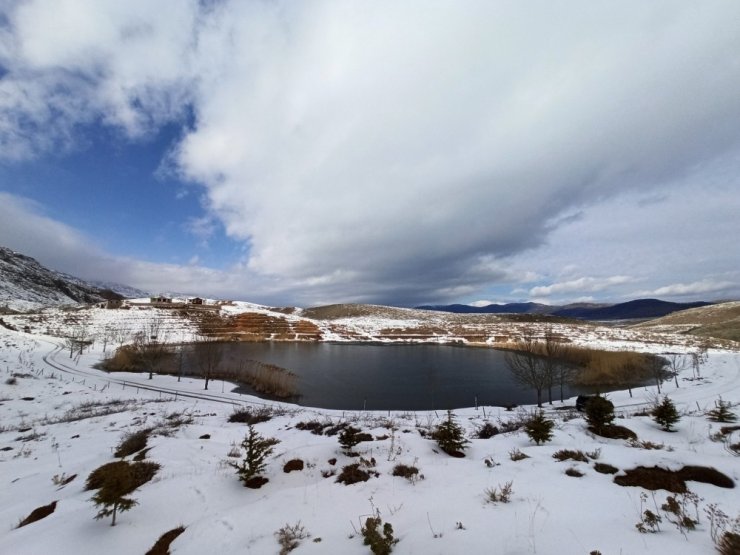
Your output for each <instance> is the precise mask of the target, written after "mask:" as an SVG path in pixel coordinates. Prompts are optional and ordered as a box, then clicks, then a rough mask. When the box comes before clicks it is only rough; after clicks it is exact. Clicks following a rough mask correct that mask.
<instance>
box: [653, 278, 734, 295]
mask: <svg viewBox="0 0 740 555" xmlns="http://www.w3.org/2000/svg"><path fill="white" fill-rule="evenodd" d="M736 289H737V282H732V281H715V280H713V279H704V280H701V281H695V282H693V283H672V284H671V285H664V286H663V287H658V288H657V289H655V290H653V291H642V292H640V295H641V296H656V297H663V296H669V297H682V296H693V295H704V294H707V293H723V292H729V291H733V290H736Z"/></svg>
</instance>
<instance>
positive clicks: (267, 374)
mask: <svg viewBox="0 0 740 555" xmlns="http://www.w3.org/2000/svg"><path fill="white" fill-rule="evenodd" d="M238 379H239V380H240V381H243V382H246V383H248V384H249V385H250V386H251V387H252V388H253V389H254V390H255V391H256V392H257V393H263V394H266V395H273V396H275V397H279V398H281V399H286V398H289V397H295V396H297V395H298V387H297V385H296V381H297V376H296V375H295V374H294V373H293V372H291V371H290V370H286V369H285V368H281V367H280V366H276V365H274V364H268V363H266V362H260V361H258V360H245V361H242V363H241V364H240V368H239V376H238Z"/></svg>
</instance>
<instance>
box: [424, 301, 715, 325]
mask: <svg viewBox="0 0 740 555" xmlns="http://www.w3.org/2000/svg"><path fill="white" fill-rule="evenodd" d="M709 304H712V303H708V302H703V301H702V302H694V303H672V302H668V301H661V300H659V299H637V300H634V301H628V302H625V303H617V304H589V303H576V304H568V305H561V306H557V305H546V304H539V303H508V304H490V305H488V306H470V305H465V304H450V305H426V306H417V307H416V308H418V309H422V310H437V311H440V312H454V313H457V314H549V315H552V316H560V317H563V318H579V319H582V320H634V319H640V318H659V317H661V316H665V315H667V314H671V313H672V312H677V311H679V310H686V309H688V308H696V307H700V306H707V305H709Z"/></svg>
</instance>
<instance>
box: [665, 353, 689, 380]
mask: <svg viewBox="0 0 740 555" xmlns="http://www.w3.org/2000/svg"><path fill="white" fill-rule="evenodd" d="M688 365H689V361H688V359H687V358H686V357H685V356H684V355H680V354H678V353H671V354H669V355H668V368H670V372H671V374H672V375H673V379H674V380H675V381H676V387H678V374H679V372H682V371H684V370H686V368H687V367H688Z"/></svg>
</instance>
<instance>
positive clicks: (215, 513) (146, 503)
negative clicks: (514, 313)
mask: <svg viewBox="0 0 740 555" xmlns="http://www.w3.org/2000/svg"><path fill="white" fill-rule="evenodd" d="M128 312H129V317H130V318H132V320H136V321H138V320H139V318H138V316H134V315H136V314H137V313H136V311H128ZM108 313H109V314H117V311H109V312H108ZM101 317H102V316H101ZM104 317H106V318H107V317H108V316H104ZM110 317H111V318H114V317H119V316H110ZM183 330H184V331H183V336H185V334H186V331H185V330H186V328H185V327H184V328H183ZM593 339H594V340H597V341H599V344H600V345H601V346H609V345H610V343H609V341H608V340H606V339H603V338H599V337H594V338H593ZM58 343H59V340H58V339H54V338H52V337H48V336H43V335H38V334H34V335H30V334H25V333H21V332H13V331H9V330H6V329H4V328H0V377H1V378H2V379H1V381H0V399H2V400H1V401H0V523H2V525H1V526H0V553H2V554H12V555H23V554H29V555H37V554H45V553H58V554H67V553H70V554H71V553H75V554H78V553H103V552H104V553H106V555H118V554H121V555H123V554H131V553H138V554H141V553H145V552H146V551H147V550H148V549H149V548H150V547H151V546H152V545H153V544H154V542H155V541H156V539H157V538H158V537H159V536H160V535H161V534H163V533H164V532H166V531H168V530H170V529H172V528H175V527H177V526H178V525H183V526H185V527H186V530H185V532H184V533H183V534H182V535H181V536H179V537H178V538H177V539H176V540H175V541H174V543H173V544H172V546H171V548H170V550H171V552H172V553H173V554H199V555H200V554H202V553H218V554H231V553H260V554H261V553H266V554H271V553H278V552H279V549H280V548H279V546H278V543H277V541H276V538H275V536H274V533H275V532H276V531H277V530H278V529H280V528H281V527H283V526H284V525H286V524H295V523H297V522H299V521H300V523H301V525H302V526H304V527H305V529H306V531H308V532H309V533H310V535H311V537H310V538H307V539H304V540H302V541H301V542H300V545H299V547H298V548H297V549H296V550H295V553H321V554H325V553H331V554H334V553H337V554H340V553H341V554H354V553H356V554H361V553H369V552H370V551H369V548H368V547H367V546H364V545H363V542H362V536H361V534H360V533H359V530H360V528H361V526H362V524H363V523H364V521H365V518H367V517H368V516H371V515H372V514H373V513H374V512H375V511H378V512H379V513H380V516H381V518H382V519H383V521H384V522H390V523H391V524H392V525H393V530H394V534H395V537H396V538H398V539H399V540H400V541H399V543H398V544H397V545H396V546H395V548H394V553H399V554H401V553H409V554H411V553H419V554H421V553H423V554H436V553H439V554H457V553H502V554H524V553H539V554H564V553H568V554H570V553H573V554H578V553H580V554H588V553H589V552H591V551H593V550H598V551H600V552H601V553H603V554H604V555H607V554H609V555H611V554H618V553H622V554H639V553H650V554H655V553H671V554H673V555H679V554H700V553H712V552H713V549H714V548H713V543H712V540H711V538H710V534H709V524H708V521H707V518H706V516H705V515H704V513H703V510H704V508H706V507H707V506H708V505H709V504H710V503H715V504H717V505H718V506H719V507H720V508H721V509H722V510H723V511H724V512H725V513H727V514H729V515H730V516H731V517H735V516H737V515H738V513H739V512H740V495H739V494H738V489H737V488H735V489H724V488H719V487H716V486H713V485H709V484H703V483H697V482H689V483H688V487H689V489H690V490H691V491H692V492H694V493H696V494H697V495H698V496H699V497H700V498H701V499H702V500H701V501H700V503H699V517H700V524H699V525H698V527H697V529H696V530H695V531H691V532H687V533H686V535H685V536H684V535H683V534H681V533H680V532H679V531H678V530H677V528H676V527H675V526H673V525H672V524H671V523H669V522H667V520H666V519H665V518H664V520H663V523H662V524H661V530H660V532H658V533H655V534H641V533H639V532H638V531H637V530H636V528H635V524H636V523H637V522H638V521H639V520H640V515H641V511H642V510H643V509H644V508H648V509H651V510H653V511H654V512H660V510H659V509H656V507H655V506H656V505H657V506H658V507H660V505H661V504H662V503H664V502H665V500H666V497H667V495H670V494H669V493H668V492H666V491H663V490H658V491H656V492H654V494H653V493H651V492H647V493H648V505H647V506H645V507H642V508H641V499H640V493H641V492H643V491H645V490H642V489H641V488H637V487H621V486H619V485H617V484H615V483H614V482H613V476H610V475H608V474H600V473H597V472H595V471H594V468H593V466H594V462H602V463H608V464H611V465H613V466H615V467H617V468H619V469H620V473H622V472H623V471H625V470H627V469H630V468H633V467H635V466H638V465H643V466H654V465H659V466H661V467H664V468H669V469H678V468H681V467H682V466H684V465H704V466H710V467H714V468H716V469H717V470H719V471H721V472H722V473H724V474H726V475H727V476H729V477H731V478H732V479H733V480H734V481H735V483H738V482H739V481H740V465H739V464H738V458H737V457H735V456H734V455H733V454H732V453H731V452H730V451H729V450H728V449H727V448H726V446H725V445H724V444H723V443H722V442H717V441H712V439H711V436H712V435H713V434H714V433H715V432H717V431H718V430H719V428H720V426H722V424H717V423H713V422H710V421H709V420H708V419H707V418H706V416H705V415H704V411H705V410H707V409H710V408H712V407H713V406H714V402H715V401H716V400H717V399H718V397H719V396H720V395H721V396H722V398H723V399H724V400H725V401H730V402H732V403H734V404H737V403H738V402H740V353H738V352H733V351H727V350H725V351H721V350H711V351H710V353H709V359H708V362H707V363H706V364H704V365H703V366H702V368H701V375H702V379H701V380H688V379H686V378H690V377H691V370H690V369H689V370H686V371H684V375H682V376H680V378H679V385H680V387H679V388H678V389H677V388H676V386H675V384H674V383H673V382H667V383H666V384H664V388H665V392H666V393H667V394H668V395H669V396H670V397H671V399H672V400H673V401H675V402H676V404H677V406H678V408H679V410H680V411H681V413H682V415H683V416H682V419H681V420H680V422H679V423H678V424H677V426H676V429H677V431H676V432H674V433H667V432H664V431H662V430H661V429H660V428H659V426H658V425H657V424H655V423H654V422H653V420H652V419H651V418H650V417H646V416H634V413H635V412H638V411H639V410H641V409H644V408H645V406H646V405H648V404H649V403H650V402H652V401H653V400H654V399H655V391H654V388H645V389H641V390H635V391H634V398H631V397H630V396H629V395H628V393H627V392H617V393H613V394H610V395H609V397H610V399H611V400H612V401H613V402H614V403H615V405H616V406H617V411H618V413H619V414H620V415H622V416H624V419H619V420H618V423H619V424H621V425H624V426H626V427H628V428H630V429H631V430H633V431H634V432H635V433H637V435H638V436H639V438H640V440H642V441H650V442H653V443H655V444H662V445H663V448H662V449H652V450H648V449H643V448H637V447H632V446H629V445H628V444H627V443H626V442H625V441H622V440H611V439H605V438H601V437H598V436H594V435H593V434H591V433H589V432H588V431H587V429H586V424H585V422H584V421H583V419H582V418H581V417H580V415H578V414H577V413H575V412H574V411H567V410H566V411H558V410H554V409H555V408H557V407H558V406H559V405H560V404H559V403H558V404H556V405H555V406H554V407H552V408H548V410H547V412H548V416H549V417H551V418H553V419H554V420H555V421H556V430H555V435H554V438H553V440H552V441H551V442H550V443H547V444H545V445H541V446H536V445H534V444H533V443H532V442H530V441H529V439H528V438H527V436H526V435H525V434H524V433H523V432H521V431H519V432H511V433H502V434H498V435H496V436H494V437H493V438H491V439H485V440H484V439H473V438H472V435H473V432H474V431H475V430H476V428H477V427H479V426H480V425H482V424H483V423H485V422H487V421H488V422H491V423H492V424H494V425H500V422H506V421H508V420H511V419H514V418H516V417H517V416H518V415H517V413H513V412H507V411H505V410H503V409H499V408H492V407H485V408H484V407H479V408H478V409H474V408H470V409H463V410H458V411H455V416H456V419H457V421H458V423H459V424H460V425H462V426H463V427H464V428H465V429H466V431H467V433H468V437H469V438H470V441H471V443H470V445H469V447H468V449H467V451H466V457H465V458H462V459H458V458H452V457H450V456H448V455H446V454H445V453H443V452H441V451H440V450H439V448H438V447H437V446H436V444H435V443H434V442H433V441H431V440H430V439H426V438H424V437H422V435H421V434H420V433H419V431H418V430H419V429H428V428H429V427H430V426H434V425H435V424H437V423H439V422H440V421H441V420H442V419H443V417H444V415H443V414H442V413H441V412H440V413H439V414H436V413H434V412H416V413H412V412H407V413H401V412H395V413H394V412H391V413H388V412H382V413H373V412H367V413H361V412H353V413H348V412H347V413H343V412H341V411H325V410H319V409H307V408H302V407H296V406H291V405H276V404H272V406H273V408H275V409H284V410H281V411H278V412H279V413H280V414H279V415H276V416H275V417H273V418H272V419H271V420H270V421H268V422H263V423H260V424H257V425H256V428H257V429H258V431H259V432H260V434H262V435H263V436H265V437H275V438H277V439H279V440H280V443H279V444H278V445H277V446H276V449H275V452H274V454H273V456H271V457H270V458H269V460H268V467H267V471H266V473H265V475H266V476H267V477H268V478H269V480H270V481H269V483H267V484H266V485H265V486H264V487H262V488H261V489H258V490H252V489H248V488H245V487H243V485H242V483H241V482H240V481H239V480H238V478H237V476H236V474H235V471H234V469H233V468H231V467H230V466H229V465H228V464H227V462H226V461H229V460H231V461H234V460H236V459H234V458H229V457H228V453H229V451H230V450H231V449H232V448H233V447H234V445H238V444H239V443H240V442H241V440H242V439H243V437H244V435H245V431H246V426H245V425H244V424H235V423H228V422H227V419H228V416H229V415H230V414H231V413H232V411H233V410H234V405H238V406H241V405H248V406H252V405H253V406H257V405H258V404H259V406H263V405H264V402H263V401H261V400H260V399H256V398H253V397H249V396H241V395H238V394H232V393H229V392H228V390H229V384H222V383H221V382H215V383H212V385H211V387H210V388H209V391H208V392H207V393H208V395H207V396H206V395H203V394H204V393H206V392H204V391H203V389H202V387H203V386H202V381H200V380H196V379H183V380H182V381H181V382H177V379H176V378H172V377H166V376H155V378H154V379H153V380H147V379H146V375H141V374H115V375H108V374H106V373H104V372H101V371H99V370H95V369H93V368H92V365H93V364H94V363H95V362H97V361H98V360H99V359H100V357H101V356H102V352H101V349H102V345H100V344H99V343H98V344H97V345H96V347H95V350H93V351H92V352H90V353H86V354H84V355H83V356H81V357H79V359H70V358H69V357H68V353H65V352H62V351H61V350H60V348H59V347H58ZM611 345H612V346H616V345H618V343H612V344H611ZM630 345H631V346H632V347H635V346H636V345H635V343H634V342H633V341H631V342H630ZM638 347H639V345H638ZM641 347H642V348H644V350H651V349H652V350H659V349H665V346H663V345H660V346H659V345H655V344H653V345H642V346H641ZM109 348H110V347H109ZM13 378H15V379H14V380H13ZM13 381H14V382H15V383H10V382H13ZM222 391H223V393H222ZM572 404H573V400H572V399H571V400H569V401H566V403H565V405H572ZM106 412H109V413H108V414H103V413H106ZM735 412H736V413H737V412H740V410H738V407H736V408H735ZM95 414H97V416H96V415H95ZM173 414H181V415H183V416H184V417H185V419H186V420H190V423H186V424H183V425H182V426H180V427H179V428H177V429H176V430H175V431H174V433H173V434H172V435H171V436H169V437H166V436H160V435H158V436H154V437H152V438H151V439H150V442H149V444H150V445H151V446H152V449H151V450H150V451H149V452H148V454H147V459H148V460H151V461H155V462H157V463H159V464H160V465H161V469H160V471H159V472H158V474H157V475H156V476H155V478H154V480H153V481H151V482H149V483H147V484H145V485H143V486H142V487H141V488H140V489H139V490H137V491H136V492H135V493H134V494H133V495H132V496H133V497H134V498H135V499H136V500H137V501H138V503H139V505H138V506H136V507H134V508H132V509H131V510H130V511H128V512H125V513H122V514H120V515H119V516H118V522H117V525H116V526H115V527H111V526H110V525H109V524H110V519H104V520H94V518H93V517H94V516H95V514H96V512H97V510H96V508H95V507H94V506H93V504H92V503H91V502H90V497H91V496H92V494H93V492H91V491H84V489H83V488H84V483H85V480H86V478H87V476H88V475H89V474H90V472H92V471H93V470H94V469H95V468H97V467H99V466H100V465H102V464H104V463H107V462H111V461H113V460H115V458H114V456H113V450H114V449H115V446H116V445H117V444H118V443H119V441H120V439H121V437H122V436H123V435H124V434H125V433H127V432H131V431H134V430H138V429H141V428H143V427H148V426H155V425H164V423H166V422H171V421H172V420H173V419H172V418H169V419H168V417H169V416H171V415H173ZM85 415H87V416H88V417H86V418H84V416H85ZM77 417H80V418H79V419H77ZM315 419H318V420H320V421H322V422H323V421H329V420H331V421H333V422H339V421H341V420H351V421H353V422H354V423H355V425H356V426H358V427H361V428H362V429H363V430H364V431H366V432H368V433H370V434H372V435H373V436H374V437H376V438H378V437H384V436H391V428H394V429H395V432H394V433H393V438H392V437H386V439H376V440H375V441H372V442H363V443H361V444H360V445H359V446H358V450H359V451H360V453H361V454H362V456H363V457H364V458H366V459H368V460H369V459H371V458H374V459H375V461H376V466H375V468H374V470H375V471H377V472H378V474H379V476H378V477H372V478H370V480H369V481H367V482H364V483H359V484H354V485H350V486H345V485H343V484H341V483H337V482H336V481H335V478H336V476H330V477H328V478H325V477H324V474H328V473H330V471H332V470H334V471H337V472H338V471H339V470H340V469H341V467H342V466H344V465H347V464H349V463H352V462H357V460H358V459H357V458H356V457H348V456H346V455H344V454H343V453H342V451H341V449H340V447H339V444H338V442H337V437H336V436H334V437H327V436H317V435H313V434H311V433H310V432H308V431H303V430H299V429H297V428H296V427H295V426H296V424H297V423H298V422H301V421H303V422H307V421H311V420H315ZM206 434H208V435H210V438H209V439H201V437H202V436H204V435H206ZM730 441H731V442H733V443H737V442H738V441H740V432H735V433H734V434H733V436H732V438H731V440H730ZM392 446H393V448H392ZM515 449H519V450H521V451H522V452H523V453H525V454H526V455H528V456H529V458H527V459H524V460H521V461H517V462H515V461H512V460H511V459H510V457H509V453H510V452H512V450H515ZM560 449H579V450H582V451H584V452H588V453H591V454H592V455H594V456H596V455H597V454H598V459H597V460H596V461H593V460H592V461H590V462H589V463H584V462H573V461H566V462H557V461H556V460H555V459H553V458H552V454H553V453H554V452H555V451H558V450H560ZM295 458H300V459H301V460H303V461H304V462H305V463H306V466H305V468H304V469H303V470H302V471H295V472H291V473H289V474H288V473H284V472H283V465H284V464H285V463H286V462H287V461H288V460H291V459H295ZM334 458H336V459H337V462H336V464H335V465H332V464H330V462H329V461H330V459H334ZM486 461H488V462H486ZM399 463H403V464H407V465H414V466H416V467H418V468H419V470H420V472H421V473H422V474H423V475H424V479H423V480H419V481H417V482H416V483H410V482H409V481H407V480H406V479H405V478H402V477H394V476H392V475H391V472H392V469H393V467H394V466H395V465H397V464H399ZM571 467H575V468H576V469H578V470H580V471H581V472H582V473H583V476H582V477H580V478H578V477H571V476H568V475H566V474H565V471H566V470H567V469H569V468H571ZM74 474H76V475H77V477H76V478H75V479H74V480H73V481H71V482H70V483H69V484H67V485H65V486H61V487H60V486H58V485H55V483H54V480H55V476H56V477H57V479H56V481H57V482H58V481H59V477H61V476H62V475H64V476H65V477H69V476H72V475H74ZM509 481H511V482H512V487H513V495H512V497H511V500H510V502H509V503H497V504H492V503H487V502H486V494H485V491H486V489H487V488H496V487H499V486H503V485H504V484H506V483H507V482H509ZM55 500H56V501H58V504H57V507H56V510H55V512H54V513H53V514H51V515H50V516H48V517H46V518H44V519H42V520H40V521H38V522H35V523H33V524H30V525H28V526H25V527H22V528H17V529H16V528H15V526H16V525H17V524H18V522H19V521H20V520H21V519H22V518H24V517H26V516H27V515H28V514H29V513H30V512H31V511H32V510H33V509H35V508H37V507H39V506H42V505H46V504H48V503H51V502H52V501H55ZM692 513H693V508H692Z"/></svg>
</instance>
